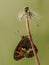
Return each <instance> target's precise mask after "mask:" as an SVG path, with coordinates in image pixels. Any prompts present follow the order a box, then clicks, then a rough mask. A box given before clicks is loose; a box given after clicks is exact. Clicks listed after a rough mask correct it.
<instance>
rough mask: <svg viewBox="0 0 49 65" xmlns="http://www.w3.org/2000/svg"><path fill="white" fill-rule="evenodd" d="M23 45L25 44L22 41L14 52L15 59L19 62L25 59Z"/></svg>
mask: <svg viewBox="0 0 49 65" xmlns="http://www.w3.org/2000/svg"><path fill="white" fill-rule="evenodd" d="M22 43H23V40H21V41H20V42H19V43H18V45H17V47H16V48H15V51H14V59H15V60H16V61H17V60H20V59H22V58H23V57H24V52H23V51H22Z"/></svg>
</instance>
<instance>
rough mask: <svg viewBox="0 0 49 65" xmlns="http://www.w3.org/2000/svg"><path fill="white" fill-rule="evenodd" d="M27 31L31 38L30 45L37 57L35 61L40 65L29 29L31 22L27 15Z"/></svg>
mask: <svg viewBox="0 0 49 65" xmlns="http://www.w3.org/2000/svg"><path fill="white" fill-rule="evenodd" d="M26 29H27V33H28V37H29V40H30V44H31V46H32V50H33V53H34V56H35V61H36V64H37V65H40V62H39V58H38V56H37V54H36V51H35V48H34V45H33V44H34V43H33V40H32V35H31V32H30V27H29V20H28V16H27V15H26Z"/></svg>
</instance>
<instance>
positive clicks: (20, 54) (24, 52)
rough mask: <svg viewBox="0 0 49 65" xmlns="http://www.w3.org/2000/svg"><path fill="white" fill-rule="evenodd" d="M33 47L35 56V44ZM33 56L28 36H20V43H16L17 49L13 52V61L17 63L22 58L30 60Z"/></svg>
mask: <svg viewBox="0 0 49 65" xmlns="http://www.w3.org/2000/svg"><path fill="white" fill-rule="evenodd" d="M34 47H35V51H36V54H37V52H38V49H37V47H36V46H35V44H34ZM33 56H34V54H33V50H32V47H31V44H30V40H29V38H28V36H27V35H26V36H22V39H21V40H20V42H19V43H18V45H17V47H16V48H15V50H14V59H15V60H16V61H18V60H20V59H22V58H24V57H26V58H32V57H33Z"/></svg>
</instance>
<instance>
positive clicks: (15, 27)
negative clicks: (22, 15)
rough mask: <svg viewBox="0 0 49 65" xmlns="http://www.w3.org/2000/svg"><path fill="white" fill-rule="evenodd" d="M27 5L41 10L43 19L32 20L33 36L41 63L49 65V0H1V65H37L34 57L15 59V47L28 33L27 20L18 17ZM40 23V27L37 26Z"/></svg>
mask: <svg viewBox="0 0 49 65" xmlns="http://www.w3.org/2000/svg"><path fill="white" fill-rule="evenodd" d="M25 6H29V7H30V9H32V10H33V11H36V12H39V14H40V16H41V19H40V20H37V19H34V20H30V21H31V22H30V29H31V33H32V38H33V41H34V43H35V44H36V46H37V47H38V50H39V51H38V56H39V60H40V63H41V65H49V0H0V65H27V64H28V65H35V64H36V63H35V59H34V57H33V58H31V59H28V58H23V59H22V60H20V61H15V60H14V59H13V54H14V49H15V47H16V46H17V44H18V42H19V41H20V40H21V36H22V35H26V34H27V32H26V28H25V22H23V21H25V20H22V21H21V22H20V21H19V20H18V19H17V15H18V13H19V12H20V11H21V10H23V8H24V7H25ZM37 24H39V27H38V26H37Z"/></svg>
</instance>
